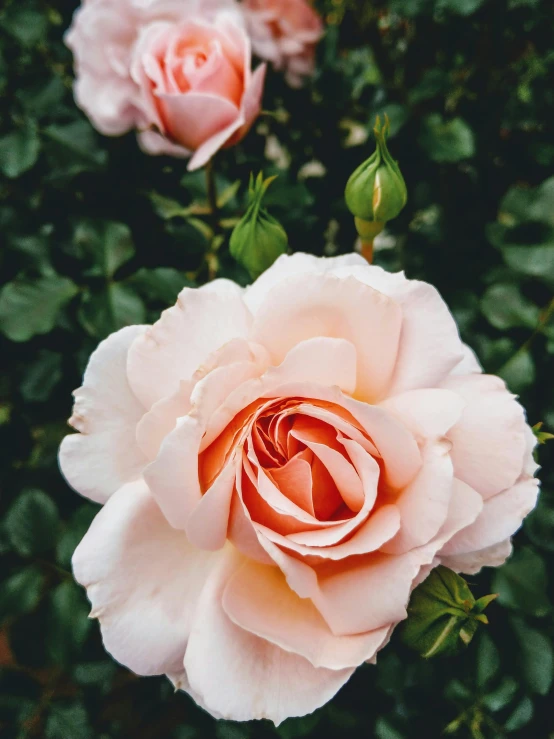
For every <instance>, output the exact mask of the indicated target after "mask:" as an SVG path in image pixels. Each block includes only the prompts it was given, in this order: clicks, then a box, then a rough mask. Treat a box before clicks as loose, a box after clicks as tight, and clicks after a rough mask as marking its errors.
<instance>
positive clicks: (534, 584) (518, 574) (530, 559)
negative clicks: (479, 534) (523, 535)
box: [492, 547, 551, 616]
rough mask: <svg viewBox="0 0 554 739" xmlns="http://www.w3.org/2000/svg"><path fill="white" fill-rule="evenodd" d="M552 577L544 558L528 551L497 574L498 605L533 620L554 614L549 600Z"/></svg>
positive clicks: (522, 552)
mask: <svg viewBox="0 0 554 739" xmlns="http://www.w3.org/2000/svg"><path fill="white" fill-rule="evenodd" d="M547 584H548V576H547V572H546V566H545V564H544V560H543V559H542V557H541V556H540V555H539V554H537V553H536V552H535V551H533V550H532V549H530V548H528V547H526V548H523V549H520V550H519V551H516V553H515V554H514V555H513V557H512V558H511V559H510V560H509V561H508V562H507V563H506V564H505V565H504V566H503V567H501V568H499V569H498V570H496V571H495V573H494V577H493V581H492V589H493V590H494V591H495V592H497V593H498V602H499V603H500V604H501V605H503V606H507V607H508V608H513V609H514V610H517V611H521V612H522V613H528V614H529V615H531V616H545V615H546V614H547V613H549V612H550V610H551V603H550V600H549V599H548V596H547V592H546V590H547Z"/></svg>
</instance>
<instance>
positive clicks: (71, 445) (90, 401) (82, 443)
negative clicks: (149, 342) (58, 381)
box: [59, 326, 147, 503]
mask: <svg viewBox="0 0 554 739" xmlns="http://www.w3.org/2000/svg"><path fill="white" fill-rule="evenodd" d="M146 330H147V327H146V326H129V327H127V328H123V329H121V330H120V331H117V332H116V333H114V334H112V335H111V336H109V337H108V338H107V339H105V340H104V341H102V342H101V343H100V344H99V346H98V348H97V349H96V350H95V351H94V352H93V354H92V355H91V357H90V359H89V363H88V365H87V369H86V371H85V375H84V378H83V385H82V387H80V388H78V389H77V390H75V392H74V396H75V405H74V407H73V415H72V416H71V418H70V419H69V423H70V425H71V426H73V427H74V428H75V429H76V430H77V431H79V432H80V433H78V434H72V435H70V436H66V437H65V439H64V440H63V442H62V445H61V447H60V451H59V464H60V468H61V470H62V472H63V474H64V476H65V478H66V479H67V481H68V483H69V484H70V485H71V486H72V487H73V488H75V490H77V491H78V492H79V493H81V495H84V496H86V497H87V498H90V499H91V500H94V501H96V502H97V503H105V502H106V500H108V498H109V497H110V495H111V494H112V493H114V492H115V491H116V490H117V489H118V488H120V487H121V486H122V485H124V484H125V483H126V482H130V481H131V480H135V479H137V478H138V476H139V475H140V473H141V472H142V470H143V469H144V467H145V465H146V464H147V459H146V457H145V456H144V454H143V453H142V451H141V449H140V448H139V446H138V445H137V443H136V442H135V426H136V424H137V423H138V422H139V421H140V419H141V417H142V415H143V414H144V412H145V408H144V406H143V405H142V404H141V403H140V401H139V400H138V399H137V397H136V396H135V395H134V393H133V391H132V389H131V387H130V386H129V382H128V379H127V372H126V364H127V354H128V351H129V347H130V346H131V344H132V342H133V341H134V340H135V339H137V338H138V337H140V336H142V335H144V333H145V331H146Z"/></svg>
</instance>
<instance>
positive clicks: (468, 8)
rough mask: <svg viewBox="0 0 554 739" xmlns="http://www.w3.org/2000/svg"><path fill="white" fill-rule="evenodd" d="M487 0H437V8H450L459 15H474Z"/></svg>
mask: <svg viewBox="0 0 554 739" xmlns="http://www.w3.org/2000/svg"><path fill="white" fill-rule="evenodd" d="M484 2H485V0H437V4H436V8H437V10H449V11H450V12H452V13H456V14H457V15H472V14H473V13H475V11H476V10H478V9H479V8H480V7H481V5H483V3H484Z"/></svg>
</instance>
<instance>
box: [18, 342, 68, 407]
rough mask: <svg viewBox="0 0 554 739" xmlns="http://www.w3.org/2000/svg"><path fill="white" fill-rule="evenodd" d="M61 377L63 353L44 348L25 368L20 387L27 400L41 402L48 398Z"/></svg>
mask: <svg viewBox="0 0 554 739" xmlns="http://www.w3.org/2000/svg"><path fill="white" fill-rule="evenodd" d="M61 378H62V357H61V355H60V354H57V353H56V352H51V351H48V350H46V349H43V350H42V351H40V352H38V354H37V356H36V358H35V359H34V360H33V361H32V362H30V363H29V364H28V365H27V367H26V368H25V371H24V373H23V378H22V380H21V384H20V386H19V388H20V390H21V394H22V395H23V397H24V398H25V400H27V401H29V402H31V403H40V402H44V401H45V400H48V398H49V397H50V393H51V392H52V390H53V389H54V387H55V386H56V385H57V384H58V382H59V381H60V380H61Z"/></svg>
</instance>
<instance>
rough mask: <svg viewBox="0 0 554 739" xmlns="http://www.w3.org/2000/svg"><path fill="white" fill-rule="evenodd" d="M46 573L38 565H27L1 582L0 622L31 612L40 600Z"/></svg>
mask: <svg viewBox="0 0 554 739" xmlns="http://www.w3.org/2000/svg"><path fill="white" fill-rule="evenodd" d="M43 583H44V575H43V574H42V572H41V571H40V570H39V569H38V567H34V566H33V567H26V568H25V569H23V570H20V571H19V572H16V573H15V574H14V575H12V576H11V577H9V578H8V579H7V580H4V582H3V583H2V584H0V622H1V621H4V619H6V618H10V617H13V616H18V615H20V614H22V613H29V611H32V610H33V608H35V607H36V606H37V604H38V602H39V600H40V596H41V593H42V587H43Z"/></svg>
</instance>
